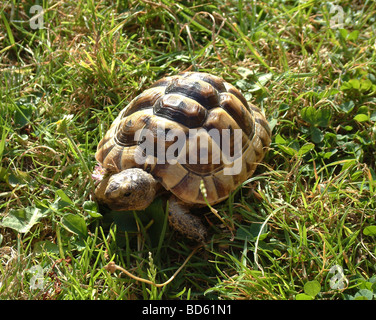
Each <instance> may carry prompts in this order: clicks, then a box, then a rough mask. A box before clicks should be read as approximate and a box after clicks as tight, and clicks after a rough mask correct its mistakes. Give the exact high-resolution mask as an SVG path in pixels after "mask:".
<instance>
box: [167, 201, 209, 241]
mask: <svg viewBox="0 0 376 320" xmlns="http://www.w3.org/2000/svg"><path fill="white" fill-rule="evenodd" d="M168 214H169V215H168V218H169V222H170V225H171V226H172V227H173V228H174V229H175V230H176V231H178V232H180V233H182V234H184V235H185V236H186V237H187V238H190V239H193V240H195V241H197V242H205V240H206V235H207V232H206V227H205V226H204V225H203V223H202V222H201V220H200V219H199V218H198V217H196V216H194V215H192V214H191V213H190V212H189V208H188V207H187V205H186V204H184V203H183V202H181V201H179V199H177V198H176V197H175V196H171V197H170V199H169V206H168Z"/></svg>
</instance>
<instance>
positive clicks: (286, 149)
mask: <svg viewBox="0 0 376 320" xmlns="http://www.w3.org/2000/svg"><path fill="white" fill-rule="evenodd" d="M278 148H280V149H281V150H282V151H283V152H285V153H287V154H288V155H290V156H295V155H296V154H297V153H298V151H296V150H295V149H293V148H290V147H287V146H284V145H281V144H279V145H278Z"/></svg>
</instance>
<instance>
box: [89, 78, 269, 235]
mask: <svg viewBox="0 0 376 320" xmlns="http://www.w3.org/2000/svg"><path fill="white" fill-rule="evenodd" d="M270 141H271V130H270V128H269V125H268V122H267V120H266V119H265V117H264V116H263V114H262V113H261V111H260V110H259V109H258V108H257V107H256V106H254V105H252V104H249V103H248V102H247V101H246V99H245V98H244V96H243V95H242V94H241V92H240V91H239V90H238V89H237V88H236V87H235V86H233V85H232V84H230V83H228V82H226V81H224V80H223V79H222V78H220V77H218V76H214V75H211V74H209V73H203V72H184V73H181V74H178V75H173V76H167V77H165V78H163V79H160V80H158V81H156V82H155V83H154V84H153V85H152V86H151V87H150V88H149V89H147V90H145V91H144V92H142V93H141V94H140V95H138V96H137V97H136V98H134V99H133V100H132V101H131V102H130V103H129V104H128V105H127V106H126V107H125V108H124V109H123V110H122V111H121V112H120V113H119V115H118V117H117V118H116V119H115V120H114V122H113V124H112V125H111V127H110V128H109V130H108V132H107V133H106V134H105V136H104V137H103V139H102V140H101V141H100V142H99V144H98V148H97V152H96V155H95V157H96V160H97V161H98V162H99V164H100V165H101V166H102V168H104V169H105V172H106V174H105V175H104V177H103V179H102V180H101V181H100V182H99V184H98V185H97V187H96V189H95V197H96V199H97V201H98V202H99V203H101V204H105V205H107V206H108V207H109V208H110V209H112V210H118V211H123V210H127V211H128V210H144V209H146V208H147V207H148V206H149V205H150V204H151V203H152V201H153V200H154V199H155V198H156V197H157V196H158V195H160V194H162V193H167V194H168V195H169V198H168V200H169V202H168V214H169V217H168V218H169V223H170V225H171V226H172V227H173V228H175V229H176V230H177V231H179V232H181V233H182V234H184V235H185V236H186V237H188V238H190V239H194V240H196V241H198V242H204V241H205V239H206V237H207V230H206V227H205V226H204V224H203V222H202V221H201V219H200V218H199V217H198V216H197V215H194V214H192V213H191V212H190V211H191V209H193V208H195V207H202V206H205V205H207V204H210V205H214V204H217V203H219V202H221V201H223V200H225V199H226V198H228V196H229V195H230V193H231V192H232V191H234V190H235V189H236V188H237V187H238V186H239V185H240V184H241V183H242V182H244V181H245V180H247V179H248V178H250V177H251V176H252V174H253V173H254V171H255V169H256V167H257V165H258V164H259V163H260V162H261V161H262V159H263V158H264V156H265V153H266V151H267V149H268V146H269V144H270ZM225 149H226V150H227V151H226V152H224V150H225Z"/></svg>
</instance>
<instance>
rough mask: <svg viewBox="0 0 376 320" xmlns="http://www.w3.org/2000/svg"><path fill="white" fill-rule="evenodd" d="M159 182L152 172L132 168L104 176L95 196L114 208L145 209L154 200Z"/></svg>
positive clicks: (120, 209) (119, 209) (118, 209)
mask: <svg viewBox="0 0 376 320" xmlns="http://www.w3.org/2000/svg"><path fill="white" fill-rule="evenodd" d="M157 184H158V183H157V181H156V180H155V179H154V178H153V176H152V175H151V174H149V173H147V172H146V171H144V170H142V169H138V168H131V169H126V170H123V171H121V172H119V173H116V174H114V175H111V176H109V177H106V178H104V179H103V180H102V181H101V182H100V183H99V185H98V186H97V188H96V189H95V196H96V198H97V199H98V200H99V201H100V202H104V203H106V204H107V205H108V206H109V207H110V208H111V209H112V210H117V211H122V210H144V209H146V208H147V207H148V206H149V205H150V204H151V203H152V202H153V200H154V198H155V195H156V191H157Z"/></svg>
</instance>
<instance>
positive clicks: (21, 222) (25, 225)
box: [0, 207, 45, 233]
mask: <svg viewBox="0 0 376 320" xmlns="http://www.w3.org/2000/svg"><path fill="white" fill-rule="evenodd" d="M44 216H45V214H44V213H43V212H42V211H41V210H40V209H38V208H32V207H27V208H22V209H13V210H11V211H10V212H9V214H8V215H7V216H6V217H5V218H4V219H3V220H2V222H1V223H0V225H1V226H2V227H5V228H11V229H13V230H15V231H17V232H19V233H27V232H29V231H30V229H31V228H32V227H33V226H34V225H35V224H36V223H38V221H39V219H40V218H42V217H44Z"/></svg>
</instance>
